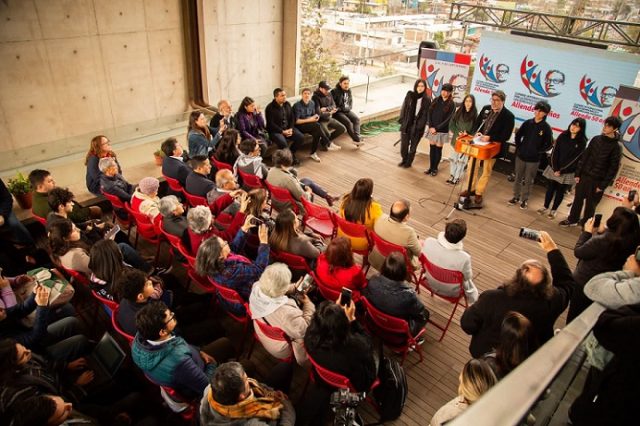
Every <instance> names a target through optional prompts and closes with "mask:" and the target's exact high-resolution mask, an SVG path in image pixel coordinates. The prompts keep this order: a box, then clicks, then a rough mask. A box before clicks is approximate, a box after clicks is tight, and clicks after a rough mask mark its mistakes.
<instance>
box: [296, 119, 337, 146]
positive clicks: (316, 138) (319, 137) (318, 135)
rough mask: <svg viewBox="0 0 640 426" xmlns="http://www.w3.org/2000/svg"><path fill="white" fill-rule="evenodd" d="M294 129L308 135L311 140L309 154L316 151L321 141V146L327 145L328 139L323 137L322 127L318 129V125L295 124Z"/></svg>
mask: <svg viewBox="0 0 640 426" xmlns="http://www.w3.org/2000/svg"><path fill="white" fill-rule="evenodd" d="M296 128H297V129H298V130H300V131H301V132H302V133H308V134H310V135H311V137H312V138H313V143H312V144H311V154H313V153H314V152H316V151H317V150H318V145H319V144H320V142H321V141H322V143H323V144H325V145H328V144H329V139H328V138H327V137H325V134H324V131H323V129H322V127H320V123H318V122H315V123H304V124H296Z"/></svg>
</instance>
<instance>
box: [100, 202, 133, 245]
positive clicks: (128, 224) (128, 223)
mask: <svg viewBox="0 0 640 426" xmlns="http://www.w3.org/2000/svg"><path fill="white" fill-rule="evenodd" d="M101 192H102V195H104V197H105V198H106V199H107V200H109V203H111V207H112V209H113V219H112V221H113V223H116V221H117V222H118V223H120V224H121V225H124V226H125V227H126V228H127V237H128V236H129V235H130V234H131V227H132V226H133V225H135V223H134V221H133V219H132V218H131V216H129V214H127V218H126V219H125V218H121V217H120V216H118V215H117V214H116V209H118V210H122V211H125V212H126V211H127V209H126V207H125V205H124V202H123V201H122V200H121V199H120V198H118V196H117V195H113V194H109V193H108V192H104V191H101Z"/></svg>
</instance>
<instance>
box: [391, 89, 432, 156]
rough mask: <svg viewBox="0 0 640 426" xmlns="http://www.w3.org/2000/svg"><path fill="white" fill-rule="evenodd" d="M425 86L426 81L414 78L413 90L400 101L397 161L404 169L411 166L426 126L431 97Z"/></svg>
mask: <svg viewBox="0 0 640 426" xmlns="http://www.w3.org/2000/svg"><path fill="white" fill-rule="evenodd" d="M426 88H427V83H426V82H425V81H424V80H422V79H418V80H416V82H415V84H414V85H413V91H411V90H409V91H408V92H407V96H405V98H404V102H403V103H402V109H401V110H400V120H399V123H400V141H401V144H400V155H401V156H402V161H400V163H398V167H404V168H406V169H408V168H409V167H411V164H412V163H413V159H414V158H415V156H416V150H417V149H418V144H419V143H420V138H422V134H423V133H424V129H425V127H427V119H428V118H429V106H430V105H431V99H429V97H428V96H427V93H426Z"/></svg>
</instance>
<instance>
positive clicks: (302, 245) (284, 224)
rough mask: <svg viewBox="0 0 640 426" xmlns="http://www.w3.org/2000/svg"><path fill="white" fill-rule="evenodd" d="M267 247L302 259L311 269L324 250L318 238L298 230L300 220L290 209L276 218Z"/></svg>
mask: <svg viewBox="0 0 640 426" xmlns="http://www.w3.org/2000/svg"><path fill="white" fill-rule="evenodd" d="M269 245H270V246H271V248H272V249H273V250H277V251H279V252H285V253H291V254H295V255H297V256H302V257H304V258H305V259H306V260H307V262H308V263H309V265H310V266H311V268H314V267H315V264H316V259H317V258H318V256H320V253H321V250H324V243H323V242H322V240H320V238H319V237H318V238H312V237H310V236H308V235H307V234H305V233H304V232H302V231H301V230H300V220H299V219H298V217H297V216H296V215H295V214H294V213H293V212H292V211H291V210H290V209H286V210H284V211H282V212H280V213H279V214H278V216H276V224H275V227H274V228H273V232H272V233H271V235H270V236H269Z"/></svg>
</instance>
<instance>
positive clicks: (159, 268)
mask: <svg viewBox="0 0 640 426" xmlns="http://www.w3.org/2000/svg"><path fill="white" fill-rule="evenodd" d="M172 269H173V266H171V265H169V267H167V268H165V267H162V266H156V267H155V268H153V271H152V272H151V275H165V274H168V273H169V272H171V270H172Z"/></svg>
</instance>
